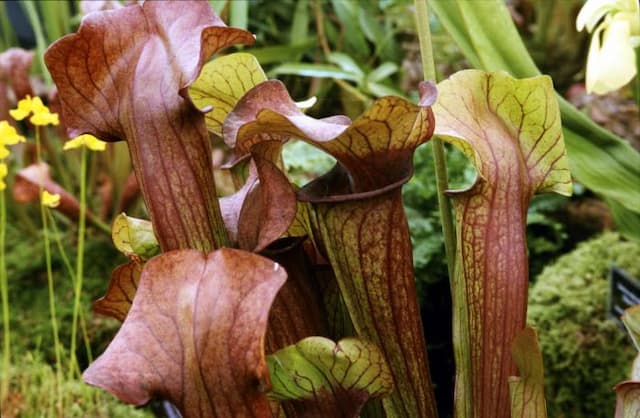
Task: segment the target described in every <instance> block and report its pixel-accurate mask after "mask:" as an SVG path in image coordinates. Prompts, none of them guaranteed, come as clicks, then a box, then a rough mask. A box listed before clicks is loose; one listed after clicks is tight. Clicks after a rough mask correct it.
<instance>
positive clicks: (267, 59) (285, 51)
mask: <svg viewBox="0 0 640 418" xmlns="http://www.w3.org/2000/svg"><path fill="white" fill-rule="evenodd" d="M316 42H317V41H316V40H315V39H312V38H303V39H301V40H299V41H298V42H297V43H296V44H294V45H275V46H265V47H262V48H251V54H252V55H253V56H254V57H256V59H257V60H258V61H259V62H260V63H261V64H262V65H265V64H274V63H278V64H280V63H282V62H285V61H289V60H291V57H297V56H299V55H300V54H302V53H304V52H306V51H308V50H309V48H312V47H313V46H314V45H315V44H316Z"/></svg>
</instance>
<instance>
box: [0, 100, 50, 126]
mask: <svg viewBox="0 0 640 418" xmlns="http://www.w3.org/2000/svg"><path fill="white" fill-rule="evenodd" d="M9 114H10V115H11V116H12V117H13V118H14V119H15V120H22V119H24V118H26V117H27V116H29V115H30V114H33V115H32V116H31V118H29V122H31V123H33V124H34V125H37V126H44V125H58V124H59V123H60V121H59V119H58V114H57V113H51V112H50V111H49V108H48V107H47V106H45V105H44V103H42V99H40V98H39V97H37V96H36V97H34V98H31V96H27V97H26V98H24V99H22V100H20V101H19V102H18V107H17V108H16V109H12V110H10V111H9Z"/></svg>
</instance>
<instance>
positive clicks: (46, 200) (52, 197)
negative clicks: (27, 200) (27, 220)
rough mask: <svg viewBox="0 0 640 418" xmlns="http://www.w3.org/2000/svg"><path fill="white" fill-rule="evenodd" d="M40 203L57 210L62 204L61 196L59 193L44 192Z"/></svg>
mask: <svg viewBox="0 0 640 418" xmlns="http://www.w3.org/2000/svg"><path fill="white" fill-rule="evenodd" d="M40 202H41V203H42V204H43V205H44V206H47V207H50V208H55V207H57V206H58V205H59V204H60V195H59V194H57V193H49V192H48V191H46V190H44V191H43V192H42V196H40Z"/></svg>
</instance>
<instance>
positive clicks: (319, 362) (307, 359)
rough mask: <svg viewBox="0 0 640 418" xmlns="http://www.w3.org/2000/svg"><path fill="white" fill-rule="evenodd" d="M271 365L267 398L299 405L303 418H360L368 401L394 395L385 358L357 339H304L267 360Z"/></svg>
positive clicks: (376, 349) (372, 345) (367, 343)
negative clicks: (269, 390) (269, 387)
mask: <svg viewBox="0 0 640 418" xmlns="http://www.w3.org/2000/svg"><path fill="white" fill-rule="evenodd" d="M267 364H268V365H269V372H270V374H271V382H272V384H273V388H272V390H271V392H269V397H270V398H272V399H276V400H279V401H286V400H295V401H297V402H296V403H297V404H298V405H300V409H302V410H303V411H304V413H303V414H302V415H299V416H301V417H309V418H311V417H317V418H324V417H332V418H356V417H358V416H359V414H360V410H361V409H362V407H363V405H364V404H365V403H366V402H367V401H368V400H369V399H374V398H379V397H383V396H387V395H389V394H390V393H391V392H392V390H393V378H392V375H391V371H390V370H389V366H388V365H387V362H386V360H385V358H384V355H383V354H382V352H381V351H380V350H379V349H378V348H377V347H376V346H375V345H374V344H372V343H369V342H365V341H363V340H360V339H357V338H345V339H342V340H340V341H339V342H338V343H334V342H333V341H331V340H329V339H327V338H322V337H310V338H306V339H304V340H302V341H300V342H298V343H297V344H295V345H291V346H289V347H286V348H283V349H282V350H279V351H277V352H275V353H273V354H272V355H270V356H268V357H267Z"/></svg>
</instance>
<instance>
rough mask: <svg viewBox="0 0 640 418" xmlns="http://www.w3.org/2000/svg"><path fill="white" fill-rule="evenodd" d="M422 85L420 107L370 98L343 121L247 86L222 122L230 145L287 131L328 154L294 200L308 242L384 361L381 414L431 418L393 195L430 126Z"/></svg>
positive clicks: (275, 90)
mask: <svg viewBox="0 0 640 418" xmlns="http://www.w3.org/2000/svg"><path fill="white" fill-rule="evenodd" d="M423 92H424V96H423V97H422V99H421V103H420V105H415V104H413V103H410V102H408V101H406V100H404V99H402V98H399V97H384V98H382V99H379V100H377V101H376V102H375V103H374V104H373V106H372V107H371V108H370V109H368V110H367V111H366V112H365V113H364V114H363V115H361V116H360V117H359V118H357V119H356V120H355V121H353V122H352V123H350V124H349V123H348V121H347V120H345V119H344V118H340V117H333V118H327V119H325V120H317V119H313V118H311V117H308V116H306V115H304V114H303V113H302V112H301V111H300V110H299V109H297V107H296V106H295V103H294V102H293V100H292V99H291V97H289V95H288V93H287V91H286V89H285V88H284V86H283V85H282V83H279V82H277V81H273V82H271V81H269V82H265V83H262V84H260V85H258V86H256V87H255V88H254V89H252V90H251V91H250V92H249V93H248V94H247V98H246V100H245V98H243V100H241V101H240V102H239V103H238V105H237V106H236V108H235V109H234V110H233V111H232V112H231V113H230V114H229V117H228V118H227V121H226V122H225V126H224V131H225V140H226V141H227V143H228V144H229V145H231V146H235V147H238V146H243V145H242V144H243V143H244V142H246V141H249V142H250V143H251V141H252V140H253V138H255V137H256V135H257V134H259V133H261V134H270V135H281V136H287V135H291V136H295V137H297V138H300V139H302V140H304V141H307V142H308V143H310V144H312V145H313V146H315V147H317V148H319V149H321V150H324V151H325V152H327V153H329V154H330V155H331V156H333V157H334V158H335V159H336V160H337V161H338V163H337V164H336V166H335V167H334V169H333V170H331V171H330V172H329V173H327V174H325V175H324V176H322V177H321V178H319V179H317V180H315V181H314V182H312V183H310V184H309V185H307V186H306V187H304V188H303V189H301V190H300V191H299V192H298V199H299V200H302V201H306V202H309V204H310V211H309V218H310V221H311V222H310V223H311V225H312V228H311V229H312V236H313V240H314V242H315V243H316V244H317V246H318V247H319V248H320V251H321V252H322V253H323V254H325V255H326V257H327V258H328V260H329V262H330V263H331V266H332V267H333V269H334V271H335V274H336V279H337V281H338V284H339V287H340V290H341V292H342V295H343V297H344V301H345V304H346V306H347V309H348V310H349V313H350V315H351V319H352V321H353V324H354V327H355V330H356V333H357V334H358V335H360V336H362V337H364V338H367V339H369V340H371V341H372V342H373V343H375V344H377V345H378V346H379V347H380V348H381V350H382V352H383V353H384V355H385V357H386V358H387V360H388V361H389V366H390V368H391V372H392V374H393V377H394V381H395V382H396V385H397V386H398V390H397V391H396V392H394V393H393V394H392V395H391V396H390V397H389V398H388V399H385V400H384V401H383V403H384V407H385V410H386V411H387V414H389V415H390V416H400V417H405V416H406V417H434V416H435V415H436V412H435V400H434V395H433V390H432V387H431V382H430V378H429V369H428V364H427V359H426V355H425V354H426V348H425V341H424V338H423V335H422V325H421V324H420V321H419V317H420V314H419V307H418V304H417V300H416V289H415V279H414V276H413V264H412V260H411V257H412V254H411V240H410V236H409V230H408V226H407V221H406V217H405V214H404V211H403V206H402V199H401V194H400V187H401V185H402V184H403V183H404V182H406V181H407V180H408V178H409V177H410V176H411V174H412V163H413V161H412V160H413V152H414V151H415V149H416V148H417V147H418V146H419V145H420V144H422V143H424V142H426V141H427V140H428V139H429V138H430V137H431V133H432V131H433V114H432V112H431V108H430V105H431V104H432V102H433V100H434V99H435V95H434V92H435V88H434V86H433V85H431V84H429V83H426V84H425V85H423ZM227 127H228V128H229V129H227ZM227 134H228V135H227Z"/></svg>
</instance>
